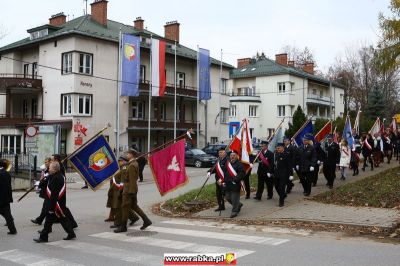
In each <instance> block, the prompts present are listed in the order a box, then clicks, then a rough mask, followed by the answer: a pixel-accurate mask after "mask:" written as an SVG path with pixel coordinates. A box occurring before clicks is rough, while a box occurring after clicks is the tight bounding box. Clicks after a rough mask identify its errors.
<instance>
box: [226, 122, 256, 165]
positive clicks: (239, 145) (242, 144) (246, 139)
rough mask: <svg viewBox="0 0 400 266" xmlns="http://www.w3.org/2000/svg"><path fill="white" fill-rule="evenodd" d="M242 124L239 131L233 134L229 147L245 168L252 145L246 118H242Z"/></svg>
mask: <svg viewBox="0 0 400 266" xmlns="http://www.w3.org/2000/svg"><path fill="white" fill-rule="evenodd" d="M242 123H243V126H242V127H241V130H240V132H239V133H238V134H237V135H236V136H234V139H233V140H232V142H231V144H230V145H229V149H230V150H231V151H234V152H235V153H237V154H238V156H239V160H240V161H241V162H242V164H243V167H244V168H245V170H247V169H248V168H249V166H250V163H251V162H250V156H249V155H250V154H251V153H252V151H253V145H252V144H251V137H250V129H249V124H248V120H247V119H243V121H242Z"/></svg>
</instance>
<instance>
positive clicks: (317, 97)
mask: <svg viewBox="0 0 400 266" xmlns="http://www.w3.org/2000/svg"><path fill="white" fill-rule="evenodd" d="M307 99H312V100H318V101H324V102H330V101H331V97H327V96H321V95H318V94H308V95H307Z"/></svg>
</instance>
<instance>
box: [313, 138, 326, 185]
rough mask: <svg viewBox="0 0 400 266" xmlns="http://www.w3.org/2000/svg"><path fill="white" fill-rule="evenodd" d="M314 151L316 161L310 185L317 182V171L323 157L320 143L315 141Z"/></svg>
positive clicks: (323, 153)
mask: <svg viewBox="0 0 400 266" xmlns="http://www.w3.org/2000/svg"><path fill="white" fill-rule="evenodd" d="M315 152H316V153H317V163H316V164H315V169H314V171H313V173H312V180H311V183H312V186H313V187H315V186H316V185H317V182H318V173H319V168H320V165H321V163H322V162H323V161H324V159H325V152H324V150H323V149H322V147H321V144H320V143H316V144H315Z"/></svg>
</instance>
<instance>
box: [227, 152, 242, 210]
mask: <svg viewBox="0 0 400 266" xmlns="http://www.w3.org/2000/svg"><path fill="white" fill-rule="evenodd" d="M244 175H245V172H244V169H243V166H242V163H241V162H239V160H237V154H235V153H234V152H232V153H231V154H230V160H229V161H228V162H227V163H226V170H225V173H224V176H225V179H224V183H225V197H226V200H227V201H228V202H229V203H230V204H231V205H232V212H231V216H230V217H231V218H234V217H236V216H237V215H238V213H239V212H240V209H241V208H242V206H243V204H242V203H240V186H241V185H240V182H241V180H242V179H243V177H244Z"/></svg>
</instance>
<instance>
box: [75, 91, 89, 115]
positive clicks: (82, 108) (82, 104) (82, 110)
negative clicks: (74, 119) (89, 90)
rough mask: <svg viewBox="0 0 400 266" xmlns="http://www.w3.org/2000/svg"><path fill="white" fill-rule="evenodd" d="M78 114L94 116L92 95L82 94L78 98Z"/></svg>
mask: <svg viewBox="0 0 400 266" xmlns="http://www.w3.org/2000/svg"><path fill="white" fill-rule="evenodd" d="M78 99H79V100H78V114H79V115H91V114H92V95H89V94H80V95H79V96H78Z"/></svg>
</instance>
